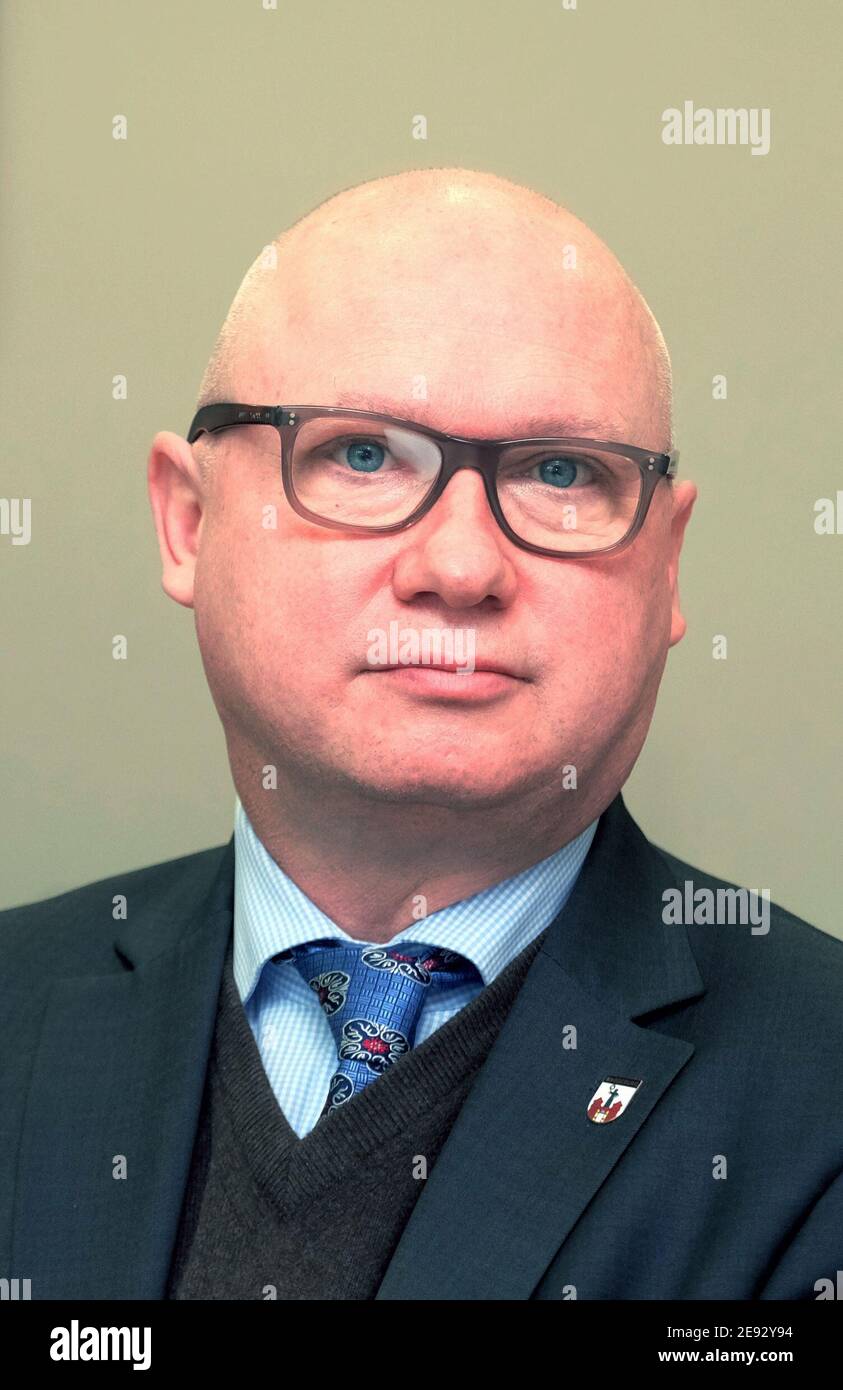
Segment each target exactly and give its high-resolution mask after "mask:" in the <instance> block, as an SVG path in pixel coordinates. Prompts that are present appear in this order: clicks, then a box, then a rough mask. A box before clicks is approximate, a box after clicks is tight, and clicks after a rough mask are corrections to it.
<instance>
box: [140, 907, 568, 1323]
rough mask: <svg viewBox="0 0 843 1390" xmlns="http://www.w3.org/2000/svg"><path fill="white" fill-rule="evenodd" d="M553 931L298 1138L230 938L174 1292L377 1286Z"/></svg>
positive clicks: (367, 1289)
mask: <svg viewBox="0 0 843 1390" xmlns="http://www.w3.org/2000/svg"><path fill="white" fill-rule="evenodd" d="M544 936H545V933H544V932H542V933H540V935H539V936H538V937H536V939H535V940H534V941H532V942H531V943H530V944H529V945H528V946H526V947H525V949H524V950H523V951H521V953H520V954H519V955H518V956H516V958H515V959H514V960H513V961H511V962H510V964H509V965H508V966H507V967H506V968H505V969H504V970H503V971H501V973H500V974H499V975H498V976H497V977H496V979H494V980H493V981H492V983H491V984H489V985H487V986H486V987H485V988H484V989H482V990H481V991H480V993H479V994H478V995H476V996H475V998H474V999H472V1000H471V1002H470V1003H468V1004H466V1005H465V1006H464V1007H463V1008H462V1009H460V1010H459V1012H458V1013H456V1014H455V1015H454V1016H453V1017H452V1018H450V1019H449V1020H448V1021H447V1023H444V1024H442V1026H441V1027H440V1028H438V1029H437V1030H436V1031H435V1032H434V1033H432V1034H431V1035H430V1037H428V1038H425V1040H424V1042H422V1043H420V1044H419V1046H418V1047H417V1048H415V1049H413V1051H411V1052H409V1053H407V1055H406V1056H404V1057H402V1058H400V1059H399V1061H398V1062H396V1063H394V1064H393V1066H392V1067H390V1069H389V1071H387V1072H386V1073H385V1074H384V1075H383V1076H380V1077H378V1079H377V1080H376V1081H373V1082H371V1083H370V1084H369V1085H368V1086H367V1087H366V1088H365V1090H363V1091H360V1092H359V1093H358V1094H357V1095H355V1096H354V1097H353V1098H352V1099H351V1100H349V1101H347V1102H346V1103H345V1105H342V1106H340V1107H338V1108H337V1109H336V1110H333V1111H331V1112H330V1113H329V1114H328V1115H326V1116H323V1117H322V1118H321V1119H320V1120H318V1121H317V1123H316V1125H315V1126H314V1128H313V1129H312V1130H311V1131H310V1133H309V1134H306V1135H305V1136H304V1137H303V1138H300V1137H299V1136H298V1135H297V1134H296V1133H295V1131H294V1130H293V1129H292V1128H291V1127H290V1125H289V1124H288V1123H287V1120H286V1119H285V1117H284V1115H283V1113H282V1111H281V1108H280V1106H279V1105H278V1102H277V1101H276V1099H275V1096H274V1094H273V1091H272V1088H271V1086H270V1084H269V1081H268V1079H267V1076H266V1073H265V1071H264V1068H263V1063H262V1061H261V1057H260V1052H259V1051H258V1047H257V1043H256V1042H255V1039H254V1037H253V1035H252V1031H251V1028H250V1027H249V1021H248V1019H247V1017H246V1013H245V1010H244V1009H243V1005H242V1004H241V1002H240V997H239V994H238V992H237V986H236V984H235V981H234V974H233V968H232V943H231V942H229V946H228V952H227V955H226V959H225V964H224V968H223V976H222V984H221V988H220V996H219V1004H218V1008H217V1018H216V1025H215V1030H214V1038H213V1043H212V1047H211V1052H210V1057H209V1062H208V1071H207V1077H206V1083H205V1092H204V1096H203V1101H202V1107H201V1112H200V1117H199V1124H198V1128H197V1135H196V1141H195V1144H194V1150H193V1157H192V1161H191V1169H190V1174H189V1178H188V1183H187V1187H186V1190H185V1197H184V1203H183V1207H182V1212H181V1220H180V1225H179V1230H178V1234H177V1237H176V1243H175V1247H174V1251H173V1257H172V1260H171V1265H170V1274H169V1283H168V1288H167V1294H166V1297H167V1298H170V1299H269V1298H279V1299H370V1298H374V1296H375V1295H376V1293H377V1291H378V1287H379V1285H380V1283H381V1280H382V1279H383V1277H384V1274H385V1273H386V1269H387V1266H388V1264H389V1261H390V1259H391V1257H392V1254H393V1252H394V1250H395V1247H396V1245H397V1244H398V1240H399V1238H400V1236H401V1232H402V1231H403V1229H404V1227H405V1225H406V1223H407V1221H408V1219H409V1216H410V1213H411V1211H412V1209H413V1207H414V1206H415V1203H416V1202H417V1200H418V1199H419V1197H420V1196H421V1195H422V1192H423V1190H424V1185H425V1179H424V1177H420V1176H418V1175H419V1173H420V1172H422V1173H423V1172H424V1164H423V1162H421V1161H420V1160H423V1161H424V1163H426V1171H427V1175H429V1174H430V1172H431V1171H432V1169H433V1165H434V1163H435V1162H436V1159H437V1157H438V1154H439V1152H440V1150H441V1148H442V1146H443V1144H444V1143H445V1140H446V1139H447V1137H448V1134H449V1133H450V1130H451V1127H452V1126H453V1124H454V1121H455V1120H456V1118H457V1115H458V1114H459V1111H460V1109H461V1107H462V1105H463V1103H464V1101H465V1099H466V1097H467V1095H468V1093H469V1091H470V1090H471V1087H472V1084H473V1082H474V1080H475V1077H476V1075H477V1073H478V1071H479V1069H480V1067H481V1066H482V1064H483V1062H484V1060H485V1058H486V1055H487V1053H488V1052H489V1049H490V1047H491V1046H492V1044H493V1042H494V1040H495V1038H496V1037H497V1035H498V1032H499V1031H500V1028H501V1027H502V1025H503V1022H504V1020H505V1018H506V1016H507V1014H508V1012H509V1010H510V1008H511V1007H512V1004H513V1003H514V1001H515V998H516V995H517V994H518V991H519V989H520V988H521V985H522V984H523V981H524V978H525V976H526V974H527V971H528V970H529V968H530V965H531V964H532V961H533V958H534V956H535V955H536V953H537V952H538V950H539V948H540V946H541V942H542V941H543V939H544ZM466 1180H467V1181H469V1179H468V1177H467V1179H466Z"/></svg>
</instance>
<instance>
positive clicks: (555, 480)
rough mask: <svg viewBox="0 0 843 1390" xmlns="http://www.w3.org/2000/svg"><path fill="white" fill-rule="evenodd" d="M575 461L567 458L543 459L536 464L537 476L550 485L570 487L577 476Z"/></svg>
mask: <svg viewBox="0 0 843 1390" xmlns="http://www.w3.org/2000/svg"><path fill="white" fill-rule="evenodd" d="M577 467H578V465H577V461H576V460H575V459H569V458H564V457H561V458H554V459H545V460H544V461H543V462H542V463H540V464H539V465H538V469H539V477H540V478H541V480H542V482H543V483H550V485H551V486H552V487H570V486H571V484H572V482H573V481H574V479H575V477H576V476H577Z"/></svg>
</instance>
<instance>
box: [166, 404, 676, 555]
mask: <svg viewBox="0 0 843 1390" xmlns="http://www.w3.org/2000/svg"><path fill="white" fill-rule="evenodd" d="M235 425H269V426H271V427H272V428H274V429H276V430H277V431H278V434H279V436H280V439H281V478H282V482H283V487H284V493H285V495H286V497H287V500H288V502H289V504H290V506H291V507H292V508H293V510H294V511H295V512H296V513H297V514H298V515H299V516H301V517H304V518H305V520H307V521H312V522H315V523H316V525H318V526H328V527H330V528H331V529H332V530H335V531H349V532H352V533H354V534H356V535H372V534H377V535H383V534H387V533H389V532H394V531H403V530H405V529H406V528H407V527H408V526H413V525H414V524H415V523H416V522H417V521H420V520H421V518H422V517H423V516H425V515H426V513H427V512H429V511H430V508H431V507H432V506H433V505H434V504H435V502H436V501H437V499H438V498H439V497H441V496H442V493H443V492H444V490H445V488H446V487H447V485H448V483H449V482H450V480H451V478H453V476H454V474H455V473H457V472H458V471H459V470H460V469H461V468H472V469H474V470H475V471H476V472H478V473H480V475H481V477H482V478H483V484H484V487H485V491H486V497H487V499H488V503H489V506H490V508H491V511H492V515H493V516H494V518H495V520H496V521H497V523H498V525H499V526H500V528H501V530H502V531H503V533H504V535H505V536H507V537H508V538H509V540H511V541H512V542H513V543H514V544H515V545H517V546H520V547H521V549H522V550H529V551H531V552H532V553H533V554H536V555H549V556H560V555H569V556H576V557H577V559H587V558H589V557H590V556H592V555H605V554H607V553H609V552H610V551H612V552H616V551H619V550H621V549H623V548H624V547H626V546H627V545H629V544H630V542H631V541H632V540H634V538H635V536H636V535H637V534H638V532H639V531H640V530H641V527H642V526H643V525H644V520H645V518H646V516H647V512H648V510H649V507H650V503H651V502H652V500H653V495H654V493H655V490H656V486H657V484H658V482H659V480H660V479H661V478H672V477H674V475H675V473H676V468H677V462H678V459H679V454H678V451H673V452H671V453H669V454H664V453H656V452H653V451H652V450H649V449H642V448H638V447H637V446H635V445H632V444H616V443H612V442H611V441H609V440H605V439H581V438H569V437H558V438H543V439H463V438H460V437H459V436H457V435H450V434H443V433H442V432H441V431H440V430H433V429H429V428H427V426H425V425H419V424H416V423H415V422H414V421H412V420H403V419H401V418H399V417H398V416H393V415H379V414H375V413H373V412H371V411H368V410H346V409H345V408H344V407H341V406H311V405H307V406H299V405H294V406H281V405H278V406H272V405H238V404H229V403H220V404H218V405H206V406H203V407H202V409H201V410H198V411H197V412H196V415H195V416H194V417H193V420H192V422H191V425H190V429H189V430H188V434H187V440H188V443H190V444H192V443H193V442H194V440H195V439H197V438H198V436H199V435H200V434H203V433H207V434H216V433H217V432H218V431H220V430H225V429H230V428H232V427H233V426H235Z"/></svg>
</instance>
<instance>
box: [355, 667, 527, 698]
mask: <svg viewBox="0 0 843 1390" xmlns="http://www.w3.org/2000/svg"><path fill="white" fill-rule="evenodd" d="M363 674H367V675H374V676H377V675H380V677H381V679H382V680H383V682H384V685H383V689H384V690H388V689H393V690H396V691H400V692H401V693H402V694H403V695H404V696H405V697H407V698H408V699H416V700H424V701H427V700H432V701H433V702H434V703H436V702H437V701H438V702H439V703H444V704H448V705H454V704H457V705H459V704H464V705H480V704H485V703H490V702H491V703H494V702H495V701H497V700H502V699H506V697H507V696H510V695H513V694H514V693H515V691H516V690H517V689H518V687H519V686H520V685H523V684H526V681H527V678H526V677H523V676H517V675H515V673H514V672H513V671H512V670H511V668H509V667H504V666H503V664H501V665H497V664H494V665H493V664H492V663H491V662H485V661H484V662H479V663H478V662H475V663H474V664H473V669H471V670H467V669H466V667H465V665H463V666H462V668H461V667H460V663H459V662H429V663H428V662H422V661H419V662H396V663H391V662H390V663H388V664H386V663H385V664H384V665H382V666H374V665H373V666H367V667H366V668H365V672H364V673H363ZM377 688H378V687H377V686H375V687H373V689H377Z"/></svg>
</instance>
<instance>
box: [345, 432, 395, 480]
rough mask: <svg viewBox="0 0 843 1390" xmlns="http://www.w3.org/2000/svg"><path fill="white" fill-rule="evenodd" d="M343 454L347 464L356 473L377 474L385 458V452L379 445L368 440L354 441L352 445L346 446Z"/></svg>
mask: <svg viewBox="0 0 843 1390" xmlns="http://www.w3.org/2000/svg"><path fill="white" fill-rule="evenodd" d="M345 453H346V459H347V462H348V463H350V464H351V467H352V468H353V469H355V470H356V472H358V473H375V472H377V470H378V469H379V468H380V466H381V464H382V463H383V461H384V459H385V457H386V451H385V450H384V449H382V448H381V446H380V444H376V443H374V442H373V441H372V440H369V439H361V440H355V442H354V443H353V444H348V445H346V449H345Z"/></svg>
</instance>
